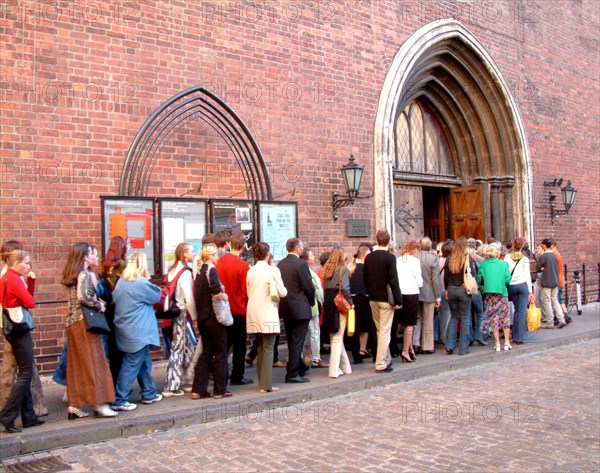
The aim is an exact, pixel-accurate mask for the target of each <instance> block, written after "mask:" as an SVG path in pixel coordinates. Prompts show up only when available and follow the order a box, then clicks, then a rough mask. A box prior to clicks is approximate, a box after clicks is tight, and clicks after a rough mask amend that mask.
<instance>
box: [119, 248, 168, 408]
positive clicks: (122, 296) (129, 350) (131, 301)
mask: <svg viewBox="0 0 600 473" xmlns="http://www.w3.org/2000/svg"><path fill="white" fill-rule="evenodd" d="M149 279H150V273H149V272H148V260H147V257H146V255H145V254H144V253H142V252H141V251H136V252H135V253H133V254H132V255H131V256H130V257H129V261H128V263H127V266H126V267H125V269H124V270H123V272H122V274H121V277H120V279H119V280H118V281H117V285H116V286H115V289H114V290H113V293H112V298H113V302H114V304H115V318H114V326H115V340H116V343H117V348H118V349H119V351H121V352H122V353H123V360H122V363H121V369H120V371H119V375H118V377H117V380H116V382H115V392H116V399H115V402H114V403H113V404H112V405H111V407H112V408H113V409H114V410H117V411H131V410H133V409H135V408H136V407H137V406H136V405H135V404H133V403H131V402H128V397H129V391H130V390H131V386H132V385H133V381H134V380H135V379H136V378H137V380H138V384H139V385H140V389H141V395H142V404H152V403H153V402H158V401H160V400H161V399H162V395H160V394H156V383H155V382H154V379H153V378H152V358H151V357H150V350H151V349H153V348H159V347H160V338H159V336H158V326H157V324H156V316H155V314H154V308H153V307H152V306H153V304H155V303H156V302H158V301H159V300H160V294H161V290H160V288H159V287H158V286H155V285H154V284H152V283H151V282H150V281H149Z"/></svg>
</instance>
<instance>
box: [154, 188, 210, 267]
mask: <svg viewBox="0 0 600 473" xmlns="http://www.w3.org/2000/svg"><path fill="white" fill-rule="evenodd" d="M158 205H159V207H158V208H159V218H160V225H159V228H160V241H161V249H160V264H161V274H166V273H167V270H168V268H169V267H170V266H171V265H172V264H173V263H174V262H175V249H176V248H177V245H179V243H183V242H185V243H189V244H190V245H192V247H193V248H194V251H195V252H196V254H198V253H199V252H200V248H201V247H202V237H203V236H204V235H205V234H206V233H207V231H208V215H207V203H206V201H205V200H199V199H159V201H158Z"/></svg>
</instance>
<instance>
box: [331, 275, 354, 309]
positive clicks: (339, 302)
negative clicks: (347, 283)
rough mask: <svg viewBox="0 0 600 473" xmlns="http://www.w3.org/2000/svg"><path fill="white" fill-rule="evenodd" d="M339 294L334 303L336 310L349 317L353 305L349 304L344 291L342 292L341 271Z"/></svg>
mask: <svg viewBox="0 0 600 473" xmlns="http://www.w3.org/2000/svg"><path fill="white" fill-rule="evenodd" d="M338 286H339V289H338V293H337V295H336V296H335V299H333V303H334V304H335V307H336V309H337V310H338V312H339V313H340V314H343V315H348V312H349V311H350V309H352V304H350V302H348V299H346V296H345V295H344V291H343V290H342V270H341V269H340V280H339V282H338Z"/></svg>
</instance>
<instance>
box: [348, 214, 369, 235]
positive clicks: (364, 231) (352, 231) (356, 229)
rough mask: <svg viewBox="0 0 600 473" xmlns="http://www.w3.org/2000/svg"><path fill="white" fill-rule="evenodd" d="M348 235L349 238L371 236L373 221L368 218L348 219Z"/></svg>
mask: <svg viewBox="0 0 600 473" xmlns="http://www.w3.org/2000/svg"><path fill="white" fill-rule="evenodd" d="M346 225H347V233H348V236H349V237H369V236H371V221H370V220H369V219H368V218H349V219H346Z"/></svg>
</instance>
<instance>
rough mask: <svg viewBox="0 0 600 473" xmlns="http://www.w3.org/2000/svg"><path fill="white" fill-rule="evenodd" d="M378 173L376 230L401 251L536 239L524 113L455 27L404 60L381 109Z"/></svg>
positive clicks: (444, 26)
mask: <svg viewBox="0 0 600 473" xmlns="http://www.w3.org/2000/svg"><path fill="white" fill-rule="evenodd" d="M374 166H375V172H374V174H375V203H376V225H377V226H378V227H381V226H385V227H386V228H389V229H394V238H395V239H396V240H397V241H399V242H402V241H406V240H408V239H411V238H414V237H418V236H420V235H423V234H428V235H429V236H431V237H432V239H434V240H436V241H440V240H443V239H445V238H455V237H457V236H459V235H465V236H474V237H478V238H484V237H486V236H488V235H493V236H494V237H495V238H497V239H501V240H507V239H510V238H513V237H514V236H516V235H531V234H532V233H533V232H532V221H533V219H532V203H531V189H530V187H529V186H530V182H529V179H527V177H528V176H530V175H531V169H530V167H531V163H530V157H529V151H528V146H527V140H526V137H525V132H524V127H523V123H522V121H521V118H520V115H519V112H518V109H517V105H516V103H515V101H514V98H513V97H512V94H511V92H510V90H509V87H508V85H507V83H506V81H505V79H504V77H503V75H502V73H501V71H500V69H499V68H498V66H497V65H496V64H495V62H494V61H493V59H492V57H491V56H490V55H489V53H488V52H487V51H486V50H485V48H484V47H483V46H482V45H481V44H480V43H479V41H478V40H477V39H476V38H475V36H474V35H473V34H472V33H471V32H470V31H469V30H468V29H467V28H465V27H464V26H463V25H462V24H461V23H460V22H458V21H455V20H439V21H436V22H433V23H430V24H428V25H425V26H424V27H422V28H420V29H419V30H418V31H416V32H415V33H414V34H413V35H412V36H411V37H410V38H408V40H407V41H406V42H405V43H404V44H403V45H402V47H401V48H400V50H399V51H398V53H397V55H396V57H395V58H394V61H393V63H392V66H391V67H390V71H389V72H388V75H387V77H386V80H385V82H384V86H383V89H382V92H381V96H380V100H379V105H378V110H377V118H376V122H375V130H374Z"/></svg>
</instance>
